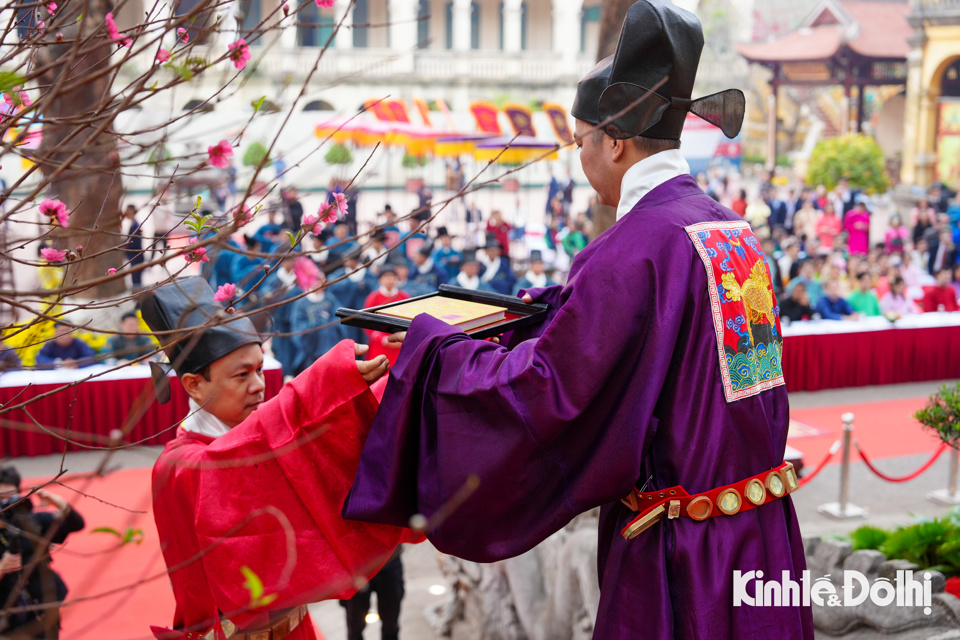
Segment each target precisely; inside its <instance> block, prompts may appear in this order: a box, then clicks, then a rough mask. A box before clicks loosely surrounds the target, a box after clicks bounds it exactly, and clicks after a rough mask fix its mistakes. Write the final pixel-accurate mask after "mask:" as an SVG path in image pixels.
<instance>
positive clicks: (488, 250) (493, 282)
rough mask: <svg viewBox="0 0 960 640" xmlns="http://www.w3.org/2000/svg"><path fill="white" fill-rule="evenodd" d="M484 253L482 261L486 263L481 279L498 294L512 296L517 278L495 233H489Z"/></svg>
mask: <svg viewBox="0 0 960 640" xmlns="http://www.w3.org/2000/svg"><path fill="white" fill-rule="evenodd" d="M483 251H484V254H485V255H484V256H482V257H481V261H482V262H483V263H484V264H483V266H484V270H483V274H482V275H481V276H480V279H481V280H482V281H483V282H485V283H486V284H487V285H489V286H490V288H491V289H493V290H494V291H496V292H497V293H502V294H505V295H510V294H511V293H512V292H513V285H514V284H516V282H517V277H516V276H515V275H514V274H513V267H511V266H510V258H509V257H507V256H506V255H504V250H503V243H502V242H501V241H500V238H499V237H498V236H497V235H495V234H493V233H488V234H487V241H486V243H485V244H484V247H483ZM483 258H486V259H485V260H484V259H483Z"/></svg>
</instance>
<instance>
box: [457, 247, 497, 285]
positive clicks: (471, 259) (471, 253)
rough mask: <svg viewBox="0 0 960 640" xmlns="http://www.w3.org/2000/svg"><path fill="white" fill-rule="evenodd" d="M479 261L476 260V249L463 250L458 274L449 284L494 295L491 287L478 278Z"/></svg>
mask: <svg viewBox="0 0 960 640" xmlns="http://www.w3.org/2000/svg"><path fill="white" fill-rule="evenodd" d="M480 269H481V266H480V261H479V260H478V259H477V250H476V249H464V250H463V260H461V262H460V272H459V273H458V274H457V277H456V278H454V279H453V281H452V282H451V283H450V284H452V285H455V286H458V287H463V288H464V289H472V290H474V291H487V292H489V293H494V290H493V287H491V286H490V285H489V284H487V283H486V282H484V281H483V280H482V279H481V278H480Z"/></svg>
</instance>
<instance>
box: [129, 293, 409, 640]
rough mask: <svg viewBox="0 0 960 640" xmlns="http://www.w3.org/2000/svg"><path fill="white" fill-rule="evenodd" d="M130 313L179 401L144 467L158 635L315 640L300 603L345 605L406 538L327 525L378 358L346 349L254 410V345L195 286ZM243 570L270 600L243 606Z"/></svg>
mask: <svg viewBox="0 0 960 640" xmlns="http://www.w3.org/2000/svg"><path fill="white" fill-rule="evenodd" d="M141 313H142V315H143V318H144V320H145V321H146V323H147V325H148V326H149V327H150V329H151V330H152V331H154V333H155V335H156V336H157V338H158V339H159V340H160V342H161V344H162V345H163V348H164V351H165V352H166V354H167V356H168V357H169V358H170V362H171V363H172V365H173V368H174V370H175V371H176V372H177V375H178V377H179V378H180V381H181V383H182V385H183V388H184V390H185V391H186V392H187V395H188V396H189V398H190V400H189V403H190V414H189V415H188V416H187V417H186V418H185V419H184V420H183V422H182V423H181V425H180V428H179V429H178V430H177V435H176V438H174V440H173V441H171V442H170V443H168V444H167V446H166V448H165V450H164V451H163V453H161V454H160V457H159V459H158V460H157V462H156V465H155V466H154V470H153V506H154V516H155V518H156V522H157V530H158V532H159V534H160V543H161V547H162V549H163V555H164V560H165V562H166V564H167V567H168V569H169V571H170V581H171V584H172V586H173V593H174V597H175V600H176V612H175V614H174V622H173V628H174V630H176V632H179V633H180V634H181V635H165V636H163V637H194V636H196V637H200V635H202V634H210V637H213V635H212V633H220V632H222V633H223V634H225V636H226V637H231V636H232V635H233V633H234V632H235V631H236V630H238V629H239V630H240V631H241V632H245V633H246V632H251V633H252V632H256V633H261V634H265V635H264V637H280V636H276V635H271V633H274V634H276V633H281V632H282V633H284V634H285V637H286V638H289V639H291V640H308V639H311V638H314V634H313V631H312V622H311V621H310V619H309V616H308V615H307V614H306V609H305V606H304V605H305V604H306V603H307V602H312V601H315V600H319V599H325V598H344V597H350V596H351V595H352V594H353V593H354V592H355V591H356V589H357V587H358V586H359V585H361V584H362V583H363V579H364V578H369V577H370V576H371V575H373V574H374V573H376V571H377V570H378V569H379V567H380V566H382V565H383V563H385V562H386V561H387V560H388V558H389V557H390V555H391V554H392V553H393V551H394V549H395V548H396V545H397V544H398V543H399V542H400V541H401V540H402V539H404V537H405V536H406V533H405V532H404V531H403V530H401V529H397V528H392V527H386V528H385V527H373V528H370V527H369V526H368V525H360V524H359V523H349V522H345V521H343V520H342V519H341V517H340V509H341V507H342V504H343V500H344V498H345V496H346V490H347V487H348V486H349V483H350V478H351V477H352V473H353V469H355V468H356V459H357V457H359V454H360V447H361V444H362V442H363V438H362V434H363V432H364V431H365V429H366V426H367V424H368V422H369V420H370V419H371V418H372V416H373V414H374V413H375V411H376V409H377V401H376V398H375V397H374V395H373V393H372V392H371V391H370V388H369V385H370V384H372V383H373V382H375V381H376V380H378V379H379V378H380V377H381V376H383V375H384V374H385V373H386V371H387V362H386V358H378V359H376V360H373V361H369V362H363V361H357V360H356V357H357V356H360V355H362V354H363V353H364V352H365V350H366V348H365V347H360V346H358V345H355V344H353V343H351V342H349V341H346V340H345V341H343V342H341V343H340V344H339V345H337V346H336V347H335V348H334V349H333V350H332V351H330V352H329V353H327V354H326V355H325V356H323V357H322V358H320V359H318V360H317V361H316V362H314V363H313V364H312V365H310V366H309V367H308V368H307V369H306V370H305V371H304V372H303V373H302V374H301V375H300V376H298V377H296V378H295V379H294V380H293V381H292V382H290V383H288V384H287V385H286V386H284V387H283V389H282V390H281V391H280V393H279V395H277V397H275V398H273V399H270V400H266V401H264V400H265V398H264V391H265V384H264V377H263V353H262V351H261V342H262V339H261V337H260V334H259V333H258V332H257V330H256V328H255V326H254V324H253V322H251V320H250V319H249V318H247V317H243V316H239V315H237V314H231V313H229V310H227V309H224V307H223V305H221V304H220V303H219V302H217V301H215V299H214V292H213V290H212V289H211V288H210V287H209V285H208V284H207V283H206V281H204V280H203V279H202V278H186V279H182V280H175V281H173V282H172V283H170V284H167V285H164V286H162V287H159V288H158V289H156V290H154V291H151V292H148V293H147V294H145V296H144V297H143V299H142V302H141ZM161 379H162V380H163V381H165V380H166V376H165V375H163V376H162V378H161ZM155 380H157V378H155ZM291 554H292V556H291ZM290 557H295V558H296V563H295V564H294V565H292V566H289V567H287V563H288V560H289V558H290ZM244 572H246V574H247V578H246V579H247V580H251V579H252V578H250V577H249V576H250V575H255V576H256V577H257V579H259V580H260V581H261V582H262V583H263V586H264V589H265V593H266V594H268V595H269V599H268V598H267V596H265V597H264V599H263V602H261V603H259V604H255V605H254V606H253V607H251V601H250V598H251V596H250V591H248V590H247V589H245V588H244V586H243V585H244V581H245V577H244V575H245V574H244ZM154 631H155V633H169V630H162V629H159V628H156V627H155V628H154ZM187 633H189V634H191V635H189V636H187V635H184V634H187ZM217 637H221V636H220V635H217ZM244 637H252V636H244Z"/></svg>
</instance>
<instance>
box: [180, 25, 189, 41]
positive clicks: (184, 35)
mask: <svg viewBox="0 0 960 640" xmlns="http://www.w3.org/2000/svg"><path fill="white" fill-rule="evenodd" d="M177 39H178V40H180V41H181V42H190V34H189V33H187V30H186V29H184V28H183V27H177Z"/></svg>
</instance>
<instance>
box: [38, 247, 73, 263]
mask: <svg viewBox="0 0 960 640" xmlns="http://www.w3.org/2000/svg"><path fill="white" fill-rule="evenodd" d="M40 257H41V258H43V259H44V260H46V261H47V262H50V263H55V262H63V261H64V260H66V259H67V252H66V251H59V250H57V249H51V248H50V247H44V248H43V249H40Z"/></svg>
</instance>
